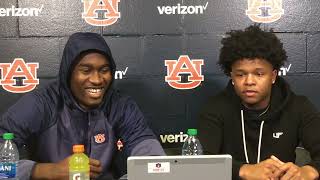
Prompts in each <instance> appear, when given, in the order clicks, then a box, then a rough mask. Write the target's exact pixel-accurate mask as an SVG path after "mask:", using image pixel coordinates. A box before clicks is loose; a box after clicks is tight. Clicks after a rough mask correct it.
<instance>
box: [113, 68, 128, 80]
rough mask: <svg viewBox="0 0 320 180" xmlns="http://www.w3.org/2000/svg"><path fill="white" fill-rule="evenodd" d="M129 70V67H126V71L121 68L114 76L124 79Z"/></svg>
mask: <svg viewBox="0 0 320 180" xmlns="http://www.w3.org/2000/svg"><path fill="white" fill-rule="evenodd" d="M127 71H128V67H126V69H125V70H124V71H121V70H118V71H116V72H115V74H114V78H115V79H122V78H123V77H124V76H125V75H126V74H127Z"/></svg>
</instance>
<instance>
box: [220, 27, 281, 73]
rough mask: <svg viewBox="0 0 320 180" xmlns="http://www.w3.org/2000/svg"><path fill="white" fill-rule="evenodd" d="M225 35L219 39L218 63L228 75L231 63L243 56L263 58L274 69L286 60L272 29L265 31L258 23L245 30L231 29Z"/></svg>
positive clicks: (277, 68) (278, 67)
mask: <svg viewBox="0 0 320 180" xmlns="http://www.w3.org/2000/svg"><path fill="white" fill-rule="evenodd" d="M226 35H227V36H226V37H224V38H223V39H222V40H221V43H222V48H221V49H220V57H219V62H218V65H220V67H221V69H222V70H223V71H224V73H225V74H226V75H227V76H230V72H231V66H232V64H233V63H234V62H236V61H238V60H242V59H245V58H247V59H255V58H261V59H264V60H266V61H268V62H269V63H270V64H271V65H272V66H273V68H274V69H276V70H279V69H280V67H281V66H282V65H283V64H284V62H285V61H286V60H287V55H286V51H285V50H284V48H283V44H282V43H281V42H280V40H279V39H278V38H277V36H276V35H275V34H274V33H273V30H272V29H270V31H269V32H266V31H263V30H261V29H260V25H258V24H254V25H251V26H249V27H247V28H246V29H245V30H231V31H230V32H227V33H226Z"/></svg>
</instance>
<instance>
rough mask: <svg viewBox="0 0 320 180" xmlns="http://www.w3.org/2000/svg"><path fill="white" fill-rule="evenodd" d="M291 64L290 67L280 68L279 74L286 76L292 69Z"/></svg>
mask: <svg viewBox="0 0 320 180" xmlns="http://www.w3.org/2000/svg"><path fill="white" fill-rule="evenodd" d="M291 65H292V64H289V66H288V67H281V68H280V69H279V72H278V75H279V76H286V75H287V73H288V72H289V71H290V68H291Z"/></svg>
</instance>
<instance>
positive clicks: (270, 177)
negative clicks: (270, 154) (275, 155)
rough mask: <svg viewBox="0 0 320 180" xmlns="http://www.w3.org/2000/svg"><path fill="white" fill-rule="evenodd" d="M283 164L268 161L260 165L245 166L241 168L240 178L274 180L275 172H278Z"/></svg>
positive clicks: (271, 160)
mask: <svg viewBox="0 0 320 180" xmlns="http://www.w3.org/2000/svg"><path fill="white" fill-rule="evenodd" d="M280 166H281V164H280V163H279V162H278V161H275V160H273V159H271V158H270V159H266V160H264V161H261V162H260V163H258V164H245V165H243V166H242V167H241V168H240V171H239V176H240V178H241V179H246V180H264V179H266V180H274V179H276V176H275V175H274V172H276V171H278V169H279V168H280Z"/></svg>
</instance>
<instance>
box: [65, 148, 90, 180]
mask: <svg viewBox="0 0 320 180" xmlns="http://www.w3.org/2000/svg"><path fill="white" fill-rule="evenodd" d="M72 150H73V155H72V156H71V158H70V159H69V180H90V176H89V171H90V166H89V158H88V156H87V155H85V154H84V153H83V152H84V145H74V146H73V148H72Z"/></svg>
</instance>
